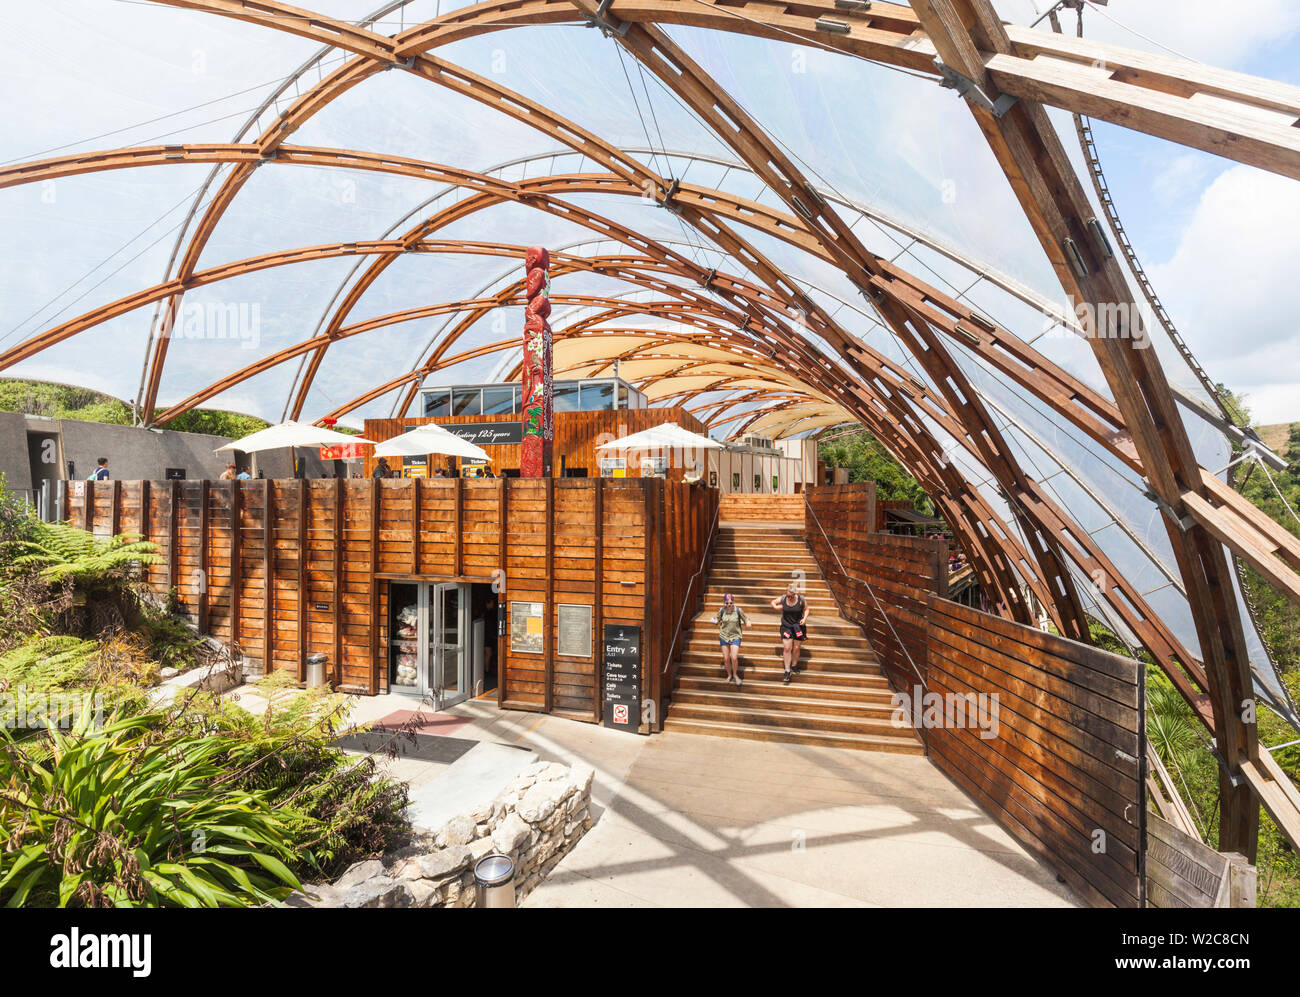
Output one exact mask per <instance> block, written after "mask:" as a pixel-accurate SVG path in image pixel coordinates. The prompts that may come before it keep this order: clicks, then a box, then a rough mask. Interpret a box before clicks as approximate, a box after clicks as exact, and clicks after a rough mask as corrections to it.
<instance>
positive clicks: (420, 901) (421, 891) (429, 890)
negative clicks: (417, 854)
mask: <svg viewBox="0 0 1300 997" xmlns="http://www.w3.org/2000/svg"><path fill="white" fill-rule="evenodd" d="M406 888H407V889H408V890H410V891H411V906H412V907H437V906H438V904H440V903H441V902H442V891H441V890H440V889H438V888H437V887H436V886H434V885H433V884H432V883H425V882H423V881H421V880H418V879H417V880H416V881H415V882H413V883H408V884H407V885H406Z"/></svg>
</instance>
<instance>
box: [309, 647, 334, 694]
mask: <svg viewBox="0 0 1300 997" xmlns="http://www.w3.org/2000/svg"><path fill="white" fill-rule="evenodd" d="M329 660H330V658H329V655H328V654H319V653H317V654H309V655H307V688H308V689H318V688H320V687H321V686H323V685H326V684H328V680H327V679H326V674H327V672H328V669H326V667H325V666H326V665H328V664H329Z"/></svg>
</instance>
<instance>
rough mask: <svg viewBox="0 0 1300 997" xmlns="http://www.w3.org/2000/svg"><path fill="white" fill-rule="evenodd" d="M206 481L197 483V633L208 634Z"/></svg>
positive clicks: (208, 587) (205, 479) (208, 586)
mask: <svg viewBox="0 0 1300 997" xmlns="http://www.w3.org/2000/svg"><path fill="white" fill-rule="evenodd" d="M210 588H211V586H210V585H208V479H207V478H204V479H203V480H202V481H200V482H199V592H198V597H199V633H207V632H208V591H209V589H210Z"/></svg>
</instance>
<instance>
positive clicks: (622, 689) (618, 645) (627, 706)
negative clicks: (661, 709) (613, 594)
mask: <svg viewBox="0 0 1300 997" xmlns="http://www.w3.org/2000/svg"><path fill="white" fill-rule="evenodd" d="M604 647H605V708H604V711H603V713H604V716H605V721H604V722H605V726H606V727H614V728H616V729H619V730H628V731H632V732H634V733H635V732H636V731H637V729H638V728H639V727H640V726H641V628H640V627H636V626H627V625H625V624H622V623H607V624H605V643H604Z"/></svg>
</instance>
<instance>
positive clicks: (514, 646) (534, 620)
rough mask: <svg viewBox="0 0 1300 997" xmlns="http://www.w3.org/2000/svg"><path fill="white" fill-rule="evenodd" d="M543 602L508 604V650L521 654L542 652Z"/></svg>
mask: <svg viewBox="0 0 1300 997" xmlns="http://www.w3.org/2000/svg"><path fill="white" fill-rule="evenodd" d="M544 608H545V604H544V603H540V602H512V603H511V604H510V650H512V651H517V652H520V653H522V654H541V653H542V650H543V648H542V629H543V628H542V611H543V609H544Z"/></svg>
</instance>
